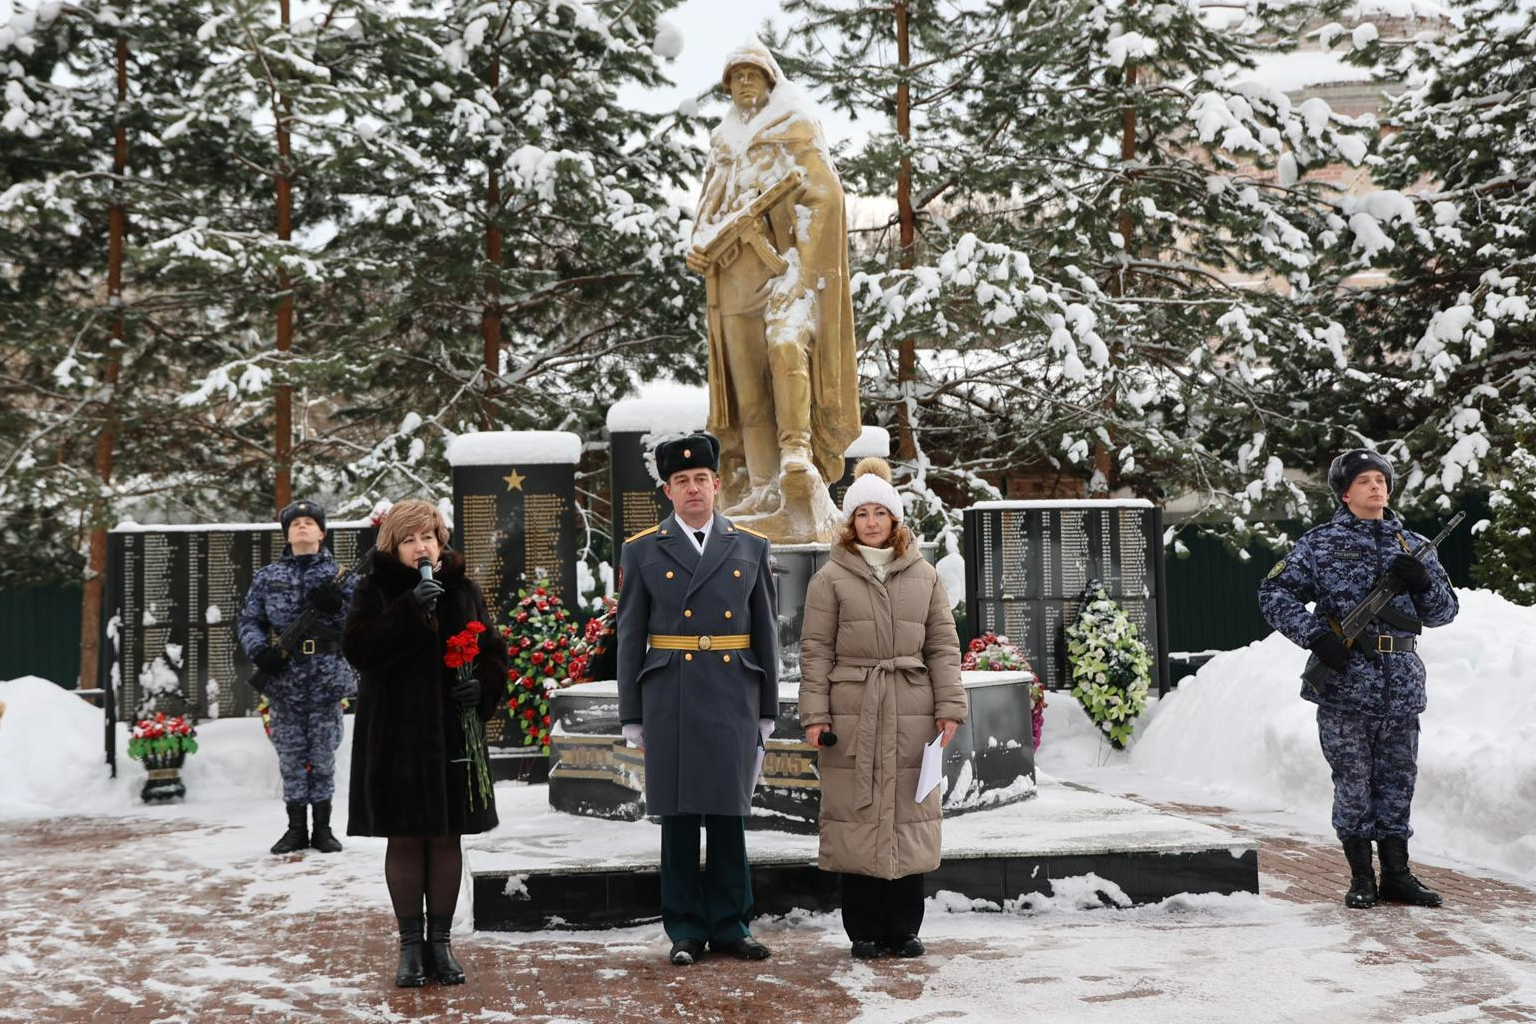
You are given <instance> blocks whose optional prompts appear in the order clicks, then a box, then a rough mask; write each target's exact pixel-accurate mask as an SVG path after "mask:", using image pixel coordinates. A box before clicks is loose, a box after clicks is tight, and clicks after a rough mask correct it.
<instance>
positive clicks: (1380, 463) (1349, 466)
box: [1328, 448, 1392, 501]
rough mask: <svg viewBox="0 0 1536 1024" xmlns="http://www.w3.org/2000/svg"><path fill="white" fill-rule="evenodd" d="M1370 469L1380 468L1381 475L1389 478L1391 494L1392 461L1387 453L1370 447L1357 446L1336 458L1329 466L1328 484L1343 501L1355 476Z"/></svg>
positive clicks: (1388, 484) (1389, 492)
mask: <svg viewBox="0 0 1536 1024" xmlns="http://www.w3.org/2000/svg"><path fill="white" fill-rule="evenodd" d="M1368 469H1375V470H1380V472H1381V475H1382V476H1384V477H1386V478H1387V493H1388V494H1391V493H1392V463H1390V462H1388V461H1387V457H1386V456H1385V455H1382V454H1381V453H1379V452H1373V451H1371V450H1370V449H1369V448H1356V449H1354V450H1353V451H1347V452H1345V453H1344V454H1343V455H1340V456H1339V457H1338V458H1336V459H1334V460H1333V465H1331V466H1329V467H1328V486H1329V487H1331V488H1333V493H1334V494H1335V495H1337V496H1338V498H1339V500H1340V501H1342V500H1343V499H1344V492H1345V491H1347V490H1349V485H1350V484H1352V483H1354V482H1355V477H1357V476H1359V475H1360V474H1361V473H1364V472H1365V471H1366V470H1368Z"/></svg>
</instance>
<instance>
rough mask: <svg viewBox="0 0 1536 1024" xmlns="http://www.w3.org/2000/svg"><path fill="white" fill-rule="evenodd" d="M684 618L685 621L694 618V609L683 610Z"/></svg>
mask: <svg viewBox="0 0 1536 1024" xmlns="http://www.w3.org/2000/svg"><path fill="white" fill-rule="evenodd" d="M683 618H685V619H691V618H693V609H691V608H684V609H683Z"/></svg>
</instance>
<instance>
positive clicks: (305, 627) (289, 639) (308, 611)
mask: <svg viewBox="0 0 1536 1024" xmlns="http://www.w3.org/2000/svg"><path fill="white" fill-rule="evenodd" d="M372 557H373V548H371V547H370V548H369V549H368V550H367V551H364V552H363V553H362V555H361V556H360V557H359V558H358V560H357V562H356V563H355V564H353V566H352V568H350V569H343V570H342V571H341V572H339V573H337V574H336V581H337V582H338V583H339V582H341V581H342V580H344V579H346V578H347V577H348V576H356V575H357V574H358V573H360V572H362V571H363V566H365V565H367V564H368V559H370V558H372ZM319 617H320V609H318V608H316V607H315V606H314V605H312V604H308V603H306V604H305V606H304V610H303V611H302V612H300V613H299V617H298V618H296V619H294V620H293V621H292V622H290V623H289V624H288V628H287V629H285V630H283V631H282V632H281V633H279V634H278V636H277V640H276V641H275V642H274V643H273V645H272V646H274V647H276V648H277V649H278V650H280V651H282V652H283V656H284V657H285V658H288V657H292V656H293V649H294V647H295V646H296V645H297V644H298V643H299V641H301V640H303V639H304V637H305V636H306V635H308V633H309V629H310V627H311V626H313V625H314V624H315V620H316V619H318V618H319ZM271 681H272V677H271V676H269V675H267V674H266V673H265V672H263V671H262V670H261V669H259V668H258V669H257V670H256V671H255V673H253V674H252V675H251V677H250V678H249V679H247V680H246V685H248V686H249V687H250V688H251V689H253V690H255V691H256V692H257V693H261V692H262V691H263V690H265V689H266V686H267V684H268V683H270V682H271Z"/></svg>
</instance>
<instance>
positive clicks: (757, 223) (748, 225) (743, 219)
mask: <svg viewBox="0 0 1536 1024" xmlns="http://www.w3.org/2000/svg"><path fill="white" fill-rule="evenodd" d="M804 181H805V170H804V169H803V168H800V167H794V168H791V169H790V171H789V173H788V174H786V175H784V177H782V178H780V179H779V180H778V181H776V182H774V183H773V184H772V185H769V186H768V187H767V188H766V189H764V190H763V192H762V194H761V195H759V196H758V197H757V198H756V199H754V200H752V204H751V205H750V206H748V207H746V208H745V209H742V210H738V211H736V212H735V213H734V214H732V215H731V216H730V218H729V219H727V220H726V221H725V222H724V223H723V224H721V225H720V227H719V228H718V229H717V230H716V231H715V233H714V234H713V235H711V236H710V239H709V241H708V242H707V243H706V244H705V245H703V246H701V247H700V249H701V251H702V252H703V256H704V263H705V264H706V265H708V267H709V268H710V279H711V280H713V278H714V274H715V273H716V272H717V269H718V268H719V267H720V266H722V265H724V264H726V263H729V262H730V261H731V258H732V257H733V255H734V251H735V249H736V248H737V247H738V246H742V245H746V246H750V247H751V249H752V251H753V252H755V253H757V255H758V256H759V258H761V259H762V261H763V265H764V266H766V267H767V268H768V270H769V271H770V272H771V273H773V274H774V275H778V274H782V273H784V271H786V270H788V269H789V264H788V263H786V262H784V257H782V256H780V255H779V253H778V250H776V249H774V247H773V246H772V245H770V244H769V242H768V238H767V236H766V235H764V234H763V222H762V220H763V218H764V217H766V216H768V215H769V214H770V213H772V212H773V209H774V207H776V206H778V205H779V203H780V202H782V201H783V200H784V199H785V198H786V197H787V196H788V195H789V194H790V193H791V192H793V191H794V190H795V189H797V188H799V187H800V185H801V184H802V183H803V182H804Z"/></svg>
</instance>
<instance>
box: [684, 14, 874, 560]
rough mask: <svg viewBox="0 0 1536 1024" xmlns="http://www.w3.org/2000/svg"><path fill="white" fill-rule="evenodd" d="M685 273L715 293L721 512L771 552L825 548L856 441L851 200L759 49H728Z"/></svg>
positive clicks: (713, 423)
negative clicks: (756, 534)
mask: <svg viewBox="0 0 1536 1024" xmlns="http://www.w3.org/2000/svg"><path fill="white" fill-rule="evenodd" d="M723 84H724V85H725V88H726V89H727V90H728V91H729V92H730V94H731V100H732V107H731V110H730V111H729V112H728V113H727V114H726V115H725V117H724V118H723V119H722V120H721V122H720V125H719V127H718V128H716V129H715V132H714V135H713V136H712V138H711V140H710V143H711V150H710V162H709V168H708V170H707V172H706V175H705V178H704V187H703V191H702V194H701V196H700V199H699V210H698V218H697V223H696V226H695V229H694V234H693V251H692V252H690V253H689V255H688V266H689V268H690V269H692V270H693V271H695V272H696V273H699V274H703V275H704V277H705V280H706V281H707V283H708V286H709V430H710V432H711V433H713V434H714V435H715V436H717V437H718V438H720V441H721V445H722V452H721V475H722V477H723V485H724V489H723V491H722V505H723V506H724V511H725V513H726V515H728V516H731V517H733V518H736V519H738V520H739V521H741V522H742V524H743V525H747V526H751V527H752V528H753V529H755V530H758V531H760V532H762V533H764V534H766V535H768V536H769V537H771V538H772V539H773V540H775V541H779V542H790V543H793V542H798V541H811V540H818V539H821V540H826V539H828V538H829V537H830V534H831V529H832V528H834V527H835V526H836V525H837V523H838V515H837V510H836V508H835V507H834V506H833V505H832V501H831V497H830V496H829V495H828V493H827V483H828V482H829V481H833V480H836V479H838V478H839V477H841V476H842V474H843V453H844V451H846V450H847V448H848V445H849V444H851V443H852V441H853V440H854V438H856V437H857V436H858V434H859V396H858V374H857V371H856V369H855V366H854V355H855V352H854V349H855V342H854V335H853V297H852V294H851V293H850V291H849V283H848V228H847V222H846V221H845V219H844V215H843V189H842V185H841V183H840V182H839V181H838V177H837V171H836V170H835V169H834V168H833V166H832V162H831V159H830V158H829V155H828V152H827V147H826V143H825V141H824V139H823V137H822V133H821V127H820V125H818V124H817V123H816V121H815V119H814V115H813V114H812V112H811V111H810V109H809V105H808V104H807V102H806V100H805V97H804V94H803V93H801V92H800V91H799V90H798V89H797V88H795V86H794V85H793V84H792V83H789V82H787V81H786V80H785V79H784V76H783V74H782V72H780V70H779V66H778V63H777V62H776V61H775V60H774V59H773V55H772V54H770V53H769V52H768V50H767V49H766V48H765V47H764V46H763V45H762V44H761V43H759V42H757V41H756V40H755V39H754V40H752V41H751V42H749V43H748V44H747V45H745V46H743V47H741V48H740V49H737V50H735V51H734V52H732V53H731V54H730V55H729V56H728V57H727V58H726V62H725V73H724V76H723Z"/></svg>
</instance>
